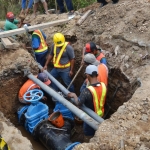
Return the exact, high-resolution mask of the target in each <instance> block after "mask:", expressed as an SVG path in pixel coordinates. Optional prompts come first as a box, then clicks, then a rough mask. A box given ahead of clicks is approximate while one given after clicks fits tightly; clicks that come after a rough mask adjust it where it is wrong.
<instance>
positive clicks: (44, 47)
mask: <svg viewBox="0 0 150 150" xmlns="http://www.w3.org/2000/svg"><path fill="white" fill-rule="evenodd" d="M33 35H37V36H38V37H39V38H40V46H39V47H38V49H37V50H34V51H35V52H36V53H41V52H44V51H45V50H47V49H48V46H47V44H46V41H45V39H44V37H43V35H42V32H41V31H40V30H35V31H34V32H33Z"/></svg>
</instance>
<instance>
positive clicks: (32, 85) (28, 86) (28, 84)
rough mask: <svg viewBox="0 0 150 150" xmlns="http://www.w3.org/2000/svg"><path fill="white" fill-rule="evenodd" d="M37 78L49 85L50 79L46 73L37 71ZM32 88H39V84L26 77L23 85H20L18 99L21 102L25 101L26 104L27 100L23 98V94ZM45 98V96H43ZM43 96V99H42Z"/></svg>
mask: <svg viewBox="0 0 150 150" xmlns="http://www.w3.org/2000/svg"><path fill="white" fill-rule="evenodd" d="M37 78H38V79H39V80H40V81H42V82H43V83H44V84H46V85H48V86H49V85H50V84H51V81H50V80H49V79H48V76H47V74H45V73H44V72H42V73H39V74H38V76H37ZM33 89H40V86H39V85H37V84H35V83H34V82H33V81H32V80H30V79H28V80H27V81H26V82H25V83H24V84H23V86H22V87H21V89H20V91H19V94H18V99H19V101H20V102H21V103H25V104H27V102H26V101H25V100H24V99H23V95H24V94H25V93H26V92H27V91H29V90H33ZM44 98H45V97H44ZM44 98H43V99H44Z"/></svg>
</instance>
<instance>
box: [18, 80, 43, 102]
mask: <svg viewBox="0 0 150 150" xmlns="http://www.w3.org/2000/svg"><path fill="white" fill-rule="evenodd" d="M35 88H36V89H40V87H39V86H38V85H37V84H35V83H34V82H33V81H32V80H30V79H28V80H27V81H26V82H25V83H24V85H23V86H22V87H21V89H20V91H19V95H18V97H19V100H20V101H22V100H23V95H24V94H25V93H26V92H27V91H29V90H33V89H35Z"/></svg>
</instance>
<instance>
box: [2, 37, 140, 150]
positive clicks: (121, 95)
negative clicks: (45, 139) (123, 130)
mask: <svg viewBox="0 0 150 150" xmlns="http://www.w3.org/2000/svg"><path fill="white" fill-rule="evenodd" d="M74 39H75V38H74ZM74 39H73V41H74ZM75 55H76V64H75V72H76V71H77V70H78V68H79V65H80V61H81V55H80V53H79V51H77V50H75ZM0 56H1V72H0V73H1V74H0V83H1V84H0V85H1V86H0V101H1V105H0V111H1V112H3V113H4V115H5V116H6V118H8V119H10V121H11V122H12V123H13V124H14V125H15V126H16V127H18V129H21V131H22V133H23V135H24V136H26V137H27V138H29V139H30V140H31V138H32V137H31V136H30V135H29V134H27V133H26V131H25V130H24V129H23V128H22V127H20V126H19V124H18V120H17V114H16V112H17V109H18V107H19V105H20V103H19V101H18V98H17V94H18V92H19V89H20V87H21V86H22V85H23V83H24V82H25V81H26V80H27V77H24V76H23V70H25V69H27V68H30V70H31V72H32V73H34V74H37V73H38V68H37V66H36V63H35V62H34V60H33V58H32V57H31V55H30V54H29V53H28V52H27V51H25V50H23V49H19V50H16V51H15V52H14V51H12V50H10V51H7V52H6V51H4V52H1V55H0ZM6 58H7V60H6ZM4 60H5V61H4ZM13 60H15V61H13ZM108 61H109V59H108ZM108 67H109V66H108ZM84 70H85V68H83V69H82V70H81V72H80V73H79V75H78V77H77V78H76V80H75V82H74V86H75V89H76V93H77V95H79V89H80V86H81V85H82V83H83V81H84V79H85V76H84ZM108 81H109V82H108V83H109V84H108V93H107V100H106V108H105V111H106V112H107V116H106V117H105V118H109V117H110V116H111V115H112V114H113V113H114V112H116V111H117V109H118V107H119V106H121V105H122V104H123V103H124V102H127V101H128V100H129V99H130V98H131V97H132V95H133V93H134V92H135V91H136V89H137V88H138V87H139V85H140V82H139V81H138V80H137V79H134V80H132V81H130V80H129V78H128V77H127V76H126V75H125V74H124V73H123V72H122V71H121V70H120V69H119V68H115V67H114V68H109V80H108ZM108 109H109V111H107V110H108ZM77 130H80V132H76V134H77V135H74V136H73V137H72V141H74V142H75V141H80V142H83V133H82V126H81V125H79V126H77ZM31 142H32V144H33V147H34V148H36V149H37V150H42V149H44V147H43V146H42V145H38V146H37V142H36V141H33V140H31Z"/></svg>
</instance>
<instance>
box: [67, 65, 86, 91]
mask: <svg viewBox="0 0 150 150" xmlns="http://www.w3.org/2000/svg"><path fill="white" fill-rule="evenodd" d="M82 67H83V65H81V66H80V68H79V70H78V71H77V73H76V74H75V76H74V78H73V79H72V81H71V82H70V84H69V85H68V87H67V89H69V88H70V86H71V85H72V83H73V82H74V80H75V78H76V77H77V75H78V74H79V72H80V70H81V69H82Z"/></svg>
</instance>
